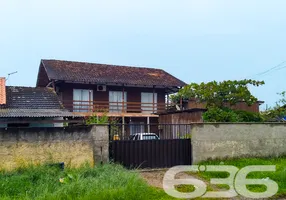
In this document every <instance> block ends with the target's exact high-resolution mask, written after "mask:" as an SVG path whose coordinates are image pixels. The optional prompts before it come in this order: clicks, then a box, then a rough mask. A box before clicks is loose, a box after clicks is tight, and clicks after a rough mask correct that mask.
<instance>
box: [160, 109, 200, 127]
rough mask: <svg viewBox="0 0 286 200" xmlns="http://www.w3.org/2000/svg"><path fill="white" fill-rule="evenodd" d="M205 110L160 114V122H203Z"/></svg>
mask: <svg viewBox="0 0 286 200" xmlns="http://www.w3.org/2000/svg"><path fill="white" fill-rule="evenodd" d="M202 115H203V111H195V112H184V111H183V112H177V113H169V114H163V115H160V116H159V124H190V123H194V122H203V118H202Z"/></svg>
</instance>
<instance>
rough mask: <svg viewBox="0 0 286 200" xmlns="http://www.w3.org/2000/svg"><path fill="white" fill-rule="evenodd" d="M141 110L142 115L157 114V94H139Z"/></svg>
mask: <svg viewBox="0 0 286 200" xmlns="http://www.w3.org/2000/svg"><path fill="white" fill-rule="evenodd" d="M153 100H154V102H153ZM141 110H142V113H155V112H157V93H149V92H142V93H141Z"/></svg>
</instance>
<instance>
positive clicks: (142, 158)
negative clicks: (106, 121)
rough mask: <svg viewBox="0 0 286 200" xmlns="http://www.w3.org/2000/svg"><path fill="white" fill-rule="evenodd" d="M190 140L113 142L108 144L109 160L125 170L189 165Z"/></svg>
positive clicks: (190, 153)
mask: <svg viewBox="0 0 286 200" xmlns="http://www.w3.org/2000/svg"><path fill="white" fill-rule="evenodd" d="M191 151H192V148H191V140H190V139H164V140H115V141H112V142H111V143H110V158H111V160H112V161H113V162H115V163H120V164H122V165H123V166H125V167H127V168H165V167H173V166H176V165H190V164H191V161H192V152H191Z"/></svg>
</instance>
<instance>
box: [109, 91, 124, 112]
mask: <svg viewBox="0 0 286 200" xmlns="http://www.w3.org/2000/svg"><path fill="white" fill-rule="evenodd" d="M123 94H124V95H123ZM126 102H127V92H121V91H109V112H126V109H127V103H126Z"/></svg>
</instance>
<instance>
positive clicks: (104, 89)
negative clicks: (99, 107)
mask: <svg viewBox="0 0 286 200" xmlns="http://www.w3.org/2000/svg"><path fill="white" fill-rule="evenodd" d="M97 91H99V92H105V91H106V85H97Z"/></svg>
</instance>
